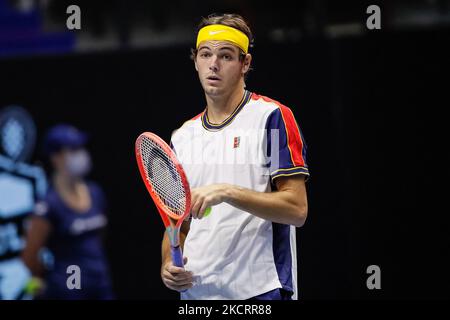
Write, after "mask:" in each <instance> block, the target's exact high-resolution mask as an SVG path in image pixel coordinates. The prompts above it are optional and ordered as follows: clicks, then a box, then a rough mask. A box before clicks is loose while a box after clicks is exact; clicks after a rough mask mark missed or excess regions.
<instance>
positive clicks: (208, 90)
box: [204, 86, 224, 97]
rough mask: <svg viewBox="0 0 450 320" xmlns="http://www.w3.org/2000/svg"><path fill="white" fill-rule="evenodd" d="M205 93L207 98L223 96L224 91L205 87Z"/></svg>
mask: <svg viewBox="0 0 450 320" xmlns="http://www.w3.org/2000/svg"><path fill="white" fill-rule="evenodd" d="M204 90H205V93H206V94H207V95H209V96H213V97H214V96H220V95H222V94H223V92H224V90H223V89H222V88H219V87H212V86H206V87H205V88H204Z"/></svg>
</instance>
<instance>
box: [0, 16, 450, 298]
mask: <svg viewBox="0 0 450 320" xmlns="http://www.w3.org/2000/svg"><path fill="white" fill-rule="evenodd" d="M343 11H344V12H345V10H343ZM241 13H243V14H244V15H245V13H246V12H245V11H243V12H241ZM363 13H364V12H363ZM254 15H257V14H254ZM198 16H200V15H198ZM197 20H198V19H197V18H195V19H194V20H192V21H193V22H192V25H193V26H195V23H196V21H197ZM258 31H259V30H258V29H255V30H254V32H255V34H256V35H257V37H256V39H257V40H258ZM449 36H450V28H448V27H439V28H409V29H407V30H402V29H395V28H387V30H384V29H382V30H373V31H370V32H366V33H365V34H364V36H360V37H351V36H348V37H346V36H343V37H339V38H330V37H325V36H323V35H322V34H320V33H319V34H315V33H314V32H311V33H309V34H306V35H305V36H303V37H301V39H299V40H298V41H291V42H289V41H285V42H283V43H273V42H270V41H266V40H265V39H264V37H263V36H261V37H260V38H261V40H262V41H260V42H258V41H256V46H255V48H254V50H253V52H252V53H253V56H254V60H253V61H254V65H253V67H254V70H253V71H252V72H251V73H250V76H249V78H248V81H247V88H248V89H249V90H250V91H254V92H256V93H259V94H263V95H266V96H269V97H271V98H273V99H275V100H279V101H280V102H282V103H283V104H285V105H287V106H289V107H290V108H291V109H292V110H293V112H294V114H295V116H296V118H297V120H298V123H299V125H300V127H301V129H302V132H303V135H304V137H305V139H306V142H307V144H308V154H307V160H308V164H309V167H310V172H311V179H310V180H309V182H308V183H307V188H308V199H309V216H308V220H307V223H306V225H305V226H304V227H302V228H301V229H299V230H298V239H297V240H298V254H299V256H298V259H299V293H300V297H301V298H304V299H350V298H351V299H355V298H363V299H366V298H369V299H372V298H374V299H380V298H381V299H407V298H413V299H419V298H425V299H428V298H438V299H441V298H446V299H448V298H449V297H450V294H449V292H450V290H449V288H450V281H449V276H448V274H449V272H448V270H450V269H449V267H450V263H449V262H448V261H447V260H448V258H447V257H448V255H449V251H450V239H449V231H450V228H449V227H450V226H449V223H450V219H449V218H448V214H449V211H448V209H447V206H446V201H445V199H446V195H447V191H448V186H447V180H448V177H449V174H448V173H449V169H448V158H449V152H448V146H447V144H446V142H447V136H448V134H446V133H447V131H448V124H447V123H448V121H447V118H446V117H445V116H444V115H445V108H446V107H448V91H449V80H448V79H449V78H448V77H449V74H448V72H447V70H448V59H449V57H450V52H449V51H450V50H449V49H448V45H447V43H448V42H449V39H450V37H449ZM189 49H190V46H189V44H187V45H183V44H180V45H173V46H166V47H161V48H144V49H122V50H114V51H103V52H97V53H85V54H79V53H78V54H65V55H44V56H33V57H9V58H8V59H3V60H0V78H1V79H0V106H6V105H10V104H18V105H21V106H24V107H26V108H27V110H28V111H29V112H30V113H31V114H32V116H33V117H34V120H35V121H36V123H37V126H38V133H39V134H42V133H43V132H44V131H45V129H46V128H48V127H49V126H51V125H53V124H56V123H59V122H69V123H72V124H74V125H76V126H79V127H80V128H81V129H83V130H86V131H88V132H89V133H90V134H91V141H90V148H91V151H92V155H93V158H94V164H95V170H94V172H93V173H92V176H91V177H92V178H93V179H95V180H96V181H98V182H99V183H100V184H101V185H102V186H103V187H104V189H105V191H106V193H107V196H108V199H109V206H110V212H109V214H110V224H109V229H108V237H107V251H108V256H109V258H110V263H111V268H112V272H113V282H114V287H115V291H116V293H117V296H118V298H123V299H172V298H177V295H176V294H175V293H172V292H170V291H169V290H167V289H166V288H165V287H164V286H163V284H162V282H161V280H160V277H159V268H160V241H161V238H162V234H163V225H162V223H161V222H160V219H159V217H158V215H157V212H156V210H155V208H154V205H153V203H152V201H151V199H150V197H149V196H148V194H147V191H146V190H145V187H144V185H143V183H142V181H141V178H140V175H139V172H138V169H137V166H136V163H135V158H134V140H135V139H136V137H137V136H138V135H139V134H140V133H141V132H143V131H152V132H156V133H158V134H159V135H161V136H162V137H163V138H164V139H166V140H168V139H169V138H170V134H171V132H172V130H173V129H175V128H177V127H179V126H180V125H181V124H182V123H183V122H184V121H185V120H187V119H189V118H191V117H193V116H195V115H197V114H198V113H199V112H201V111H202V110H203V108H204V106H205V101H204V97H203V92H202V89H201V86H200V84H199V82H198V80H197V75H196V72H195V69H194V67H193V64H192V61H190V59H189ZM34 160H35V161H39V153H38V150H37V151H36V153H35V156H34ZM372 264H375V265H379V266H380V268H381V286H382V289H381V290H372V291H370V290H368V289H367V287H366V279H367V277H368V275H367V274H366V268H367V267H368V266H369V265H372Z"/></svg>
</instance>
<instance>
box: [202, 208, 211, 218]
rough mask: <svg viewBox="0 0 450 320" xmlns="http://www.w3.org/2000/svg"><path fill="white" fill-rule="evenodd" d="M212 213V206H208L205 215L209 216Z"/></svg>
mask: <svg viewBox="0 0 450 320" xmlns="http://www.w3.org/2000/svg"><path fill="white" fill-rule="evenodd" d="M210 213H211V207H208V208H206V210H205V214H204V215H203V216H204V217H207V216H209V214H210Z"/></svg>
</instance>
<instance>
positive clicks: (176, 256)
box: [170, 246, 184, 268]
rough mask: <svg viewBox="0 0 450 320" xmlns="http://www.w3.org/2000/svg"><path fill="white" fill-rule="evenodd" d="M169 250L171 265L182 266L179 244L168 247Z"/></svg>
mask: <svg viewBox="0 0 450 320" xmlns="http://www.w3.org/2000/svg"><path fill="white" fill-rule="evenodd" d="M170 251H171V253H172V262H173V265H174V266H176V267H180V268H183V267H184V263H183V253H182V252H181V247H180V246H177V247H170Z"/></svg>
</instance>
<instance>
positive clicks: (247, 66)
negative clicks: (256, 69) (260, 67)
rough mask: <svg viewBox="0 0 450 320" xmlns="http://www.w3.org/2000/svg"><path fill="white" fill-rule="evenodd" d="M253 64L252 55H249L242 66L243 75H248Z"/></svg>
mask: <svg viewBox="0 0 450 320" xmlns="http://www.w3.org/2000/svg"><path fill="white" fill-rule="evenodd" d="M251 63H252V55H251V54H250V53H247V54H246V55H245V58H244V63H243V64H242V73H243V74H246V73H247V71H248V70H249V69H250V65H251Z"/></svg>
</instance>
